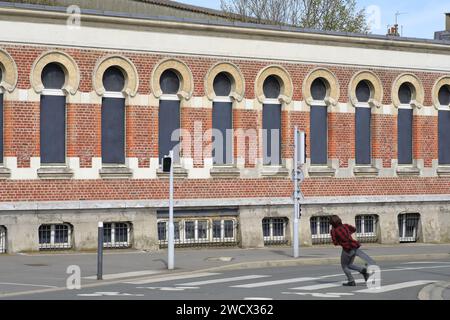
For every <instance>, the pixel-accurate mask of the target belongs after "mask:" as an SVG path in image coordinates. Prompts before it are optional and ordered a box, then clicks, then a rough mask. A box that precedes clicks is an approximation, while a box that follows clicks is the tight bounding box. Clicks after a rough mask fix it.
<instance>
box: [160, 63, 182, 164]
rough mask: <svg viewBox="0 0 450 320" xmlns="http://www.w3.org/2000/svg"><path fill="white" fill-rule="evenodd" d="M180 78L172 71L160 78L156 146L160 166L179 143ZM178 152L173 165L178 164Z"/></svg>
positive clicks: (164, 73) (167, 71) (166, 72)
mask: <svg viewBox="0 0 450 320" xmlns="http://www.w3.org/2000/svg"><path fill="white" fill-rule="evenodd" d="M180 83H181V82H180V78H179V77H178V74H177V73H176V72H175V71H174V70H170V69H169V70H166V71H164V72H163V74H162V75H161V78H160V86H161V90H162V93H163V95H162V96H161V97H160V101H159V112H158V130H159V132H158V145H159V161H160V164H161V163H162V160H163V159H164V157H165V156H168V155H169V153H170V151H172V150H174V149H175V147H176V146H177V145H178V144H179V142H180V132H179V130H180V128H181V114H180V112H181V109H180V99H179V97H178V96H177V93H178V91H179V90H180ZM179 152H180V150H175V154H174V160H175V163H179V162H180V154H179Z"/></svg>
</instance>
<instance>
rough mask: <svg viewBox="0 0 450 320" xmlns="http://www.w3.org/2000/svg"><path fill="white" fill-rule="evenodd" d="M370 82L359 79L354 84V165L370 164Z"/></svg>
mask: <svg viewBox="0 0 450 320" xmlns="http://www.w3.org/2000/svg"><path fill="white" fill-rule="evenodd" d="M371 95H372V93H371V88H370V84H369V83H368V82H367V81H361V82H359V83H358V85H357V86H356V98H357V100H358V105H357V106H356V114H355V126H356V130H355V134H356V137H355V145H356V165H370V164H372V155H371V154H372V142H371V131H370V129H371V117H372V110H371V108H370V106H369V104H368V102H369V100H370V97H371Z"/></svg>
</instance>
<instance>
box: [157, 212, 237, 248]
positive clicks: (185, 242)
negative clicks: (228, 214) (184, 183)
mask: <svg viewBox="0 0 450 320" xmlns="http://www.w3.org/2000/svg"><path fill="white" fill-rule="evenodd" d="M174 227H175V245H176V246H178V247H195V246H208V245H212V246H217V245H225V246H228V245H237V244H238V232H237V227H238V223H237V220H236V219H233V218H207V217H206V218H203V219H202V218H198V219H194V218H186V219H177V220H175V221H174ZM158 239H159V244H160V247H166V246H167V244H168V240H169V222H168V221H167V220H161V221H159V222H158Z"/></svg>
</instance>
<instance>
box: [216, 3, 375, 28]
mask: <svg viewBox="0 0 450 320" xmlns="http://www.w3.org/2000/svg"><path fill="white" fill-rule="evenodd" d="M221 7H222V10H223V11H225V12H227V13H228V14H229V15H230V18H231V19H234V20H241V21H242V20H243V21H246V22H256V23H263V24H275V25H288V26H295V27H301V28H311V29H319V30H326V31H343V32H357V33H368V32H369V26H368V24H367V21H366V15H365V10H364V9H361V10H358V9H357V7H356V0H221Z"/></svg>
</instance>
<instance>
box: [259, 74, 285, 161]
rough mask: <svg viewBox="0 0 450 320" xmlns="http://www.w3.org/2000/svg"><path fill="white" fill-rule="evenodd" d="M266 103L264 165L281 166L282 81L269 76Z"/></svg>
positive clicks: (264, 107) (266, 87) (266, 85)
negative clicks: (280, 100)
mask: <svg viewBox="0 0 450 320" xmlns="http://www.w3.org/2000/svg"><path fill="white" fill-rule="evenodd" d="M263 90H264V95H265V101H264V104H263V148H264V150H263V152H264V165H266V166H279V165H281V148H282V144H281V130H282V129H281V104H280V102H279V100H278V98H279V96H280V94H281V84H280V81H279V80H278V79H277V77H275V76H269V77H267V79H266V80H265V81H264V86H263Z"/></svg>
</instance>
